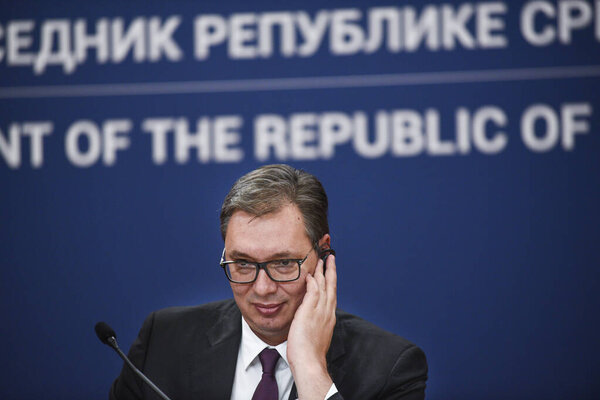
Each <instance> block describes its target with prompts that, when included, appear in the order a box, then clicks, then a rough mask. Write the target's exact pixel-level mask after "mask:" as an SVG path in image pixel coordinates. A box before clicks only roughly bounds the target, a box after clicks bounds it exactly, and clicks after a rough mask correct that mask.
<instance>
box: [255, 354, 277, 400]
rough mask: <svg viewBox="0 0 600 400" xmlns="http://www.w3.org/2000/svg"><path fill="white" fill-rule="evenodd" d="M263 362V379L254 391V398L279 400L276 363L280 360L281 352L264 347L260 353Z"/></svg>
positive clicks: (259, 356) (258, 399)
mask: <svg viewBox="0 0 600 400" xmlns="http://www.w3.org/2000/svg"><path fill="white" fill-rule="evenodd" d="M258 358H260V363H261V364H262V369H263V374H262V379H261V380H260V382H258V386H257V387H256V390H255V391H254V396H252V400H277V399H278V398H279V391H278V390H277V381H276V380H275V364H277V360H279V353H278V352H277V350H275V349H264V350H263V351H261V352H260V354H259V355H258Z"/></svg>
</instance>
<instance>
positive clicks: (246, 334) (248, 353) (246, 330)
mask: <svg viewBox="0 0 600 400" xmlns="http://www.w3.org/2000/svg"><path fill="white" fill-rule="evenodd" d="M266 347H268V348H270V349H275V350H277V352H278V353H279V355H280V356H281V358H282V359H283V360H284V361H285V364H286V366H289V364H288V361H287V340H286V341H285V342H283V343H280V344H278V345H277V346H270V345H268V344H266V343H265V342H263V341H262V340H261V339H260V338H259V337H258V336H256V334H255V333H254V332H253V331H252V329H250V326H249V325H248V323H247V322H246V320H245V319H244V317H242V344H241V346H240V349H241V355H242V363H243V365H244V370H247V369H248V367H249V366H250V364H252V363H253V362H254V361H255V360H258V355H259V354H260V352H261V351H263V350H264V349H265V348H266ZM257 362H260V361H257Z"/></svg>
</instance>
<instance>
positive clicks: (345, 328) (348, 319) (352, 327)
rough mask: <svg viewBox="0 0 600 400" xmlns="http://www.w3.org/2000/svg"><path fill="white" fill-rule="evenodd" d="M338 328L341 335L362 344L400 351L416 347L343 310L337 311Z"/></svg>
mask: <svg viewBox="0 0 600 400" xmlns="http://www.w3.org/2000/svg"><path fill="white" fill-rule="evenodd" d="M336 328H338V329H339V330H340V334H341V335H344V336H346V337H347V338H352V340H353V341H357V342H361V344H364V343H363V342H379V343H381V345H385V346H390V345H392V346H395V347H398V348H400V349H402V348H408V347H412V346H415V344H414V343H413V342H411V341H409V340H407V339H405V338H403V337H401V336H399V335H397V334H395V333H392V332H389V331H386V330H385V329H383V328H380V327H379V326H377V325H375V324H373V323H371V322H369V321H367V320H365V319H363V318H361V317H359V316H356V315H353V314H350V313H347V312H345V311H342V310H339V309H338V310H337V311H336Z"/></svg>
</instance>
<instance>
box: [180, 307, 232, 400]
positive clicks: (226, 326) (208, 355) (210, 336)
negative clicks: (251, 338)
mask: <svg viewBox="0 0 600 400" xmlns="http://www.w3.org/2000/svg"><path fill="white" fill-rule="evenodd" d="M219 312H220V313H221V316H220V318H219V319H218V320H217V321H216V323H215V324H214V325H213V326H212V327H211V328H210V329H209V330H208V331H206V334H205V335H200V336H199V337H198V339H197V341H196V342H195V343H194V346H192V348H191V349H190V352H191V359H192V360H193V361H192V364H193V365H190V373H191V375H192V388H193V389H192V391H191V393H192V394H193V397H192V398H193V399H214V400H221V399H222V400H229V399H230V398H231V389H232V386H233V378H234V375H235V366H236V364H237V356H238V350H239V347H240V341H241V337H242V323H241V321H242V320H241V314H240V312H239V310H238V308H237V306H236V305H235V303H234V302H233V301H231V303H227V304H226V306H225V307H223V309H222V310H219Z"/></svg>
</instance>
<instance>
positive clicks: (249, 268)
mask: <svg viewBox="0 0 600 400" xmlns="http://www.w3.org/2000/svg"><path fill="white" fill-rule="evenodd" d="M311 251H313V249H310V250H309V251H308V253H306V257H304V258H303V259H297V258H286V259H282V260H272V261H265V262H261V263H258V262H251V261H246V260H234V261H225V249H223V254H222V255H221V262H220V263H219V264H220V265H221V267H222V268H223V270H224V271H225V275H226V276H227V279H229V281H230V282H233V283H252V282H254V281H255V280H256V278H258V273H259V272H260V270H261V269H263V270H264V271H265V272H266V273H267V275H268V276H269V278H271V280H273V281H275V282H291V281H295V280H297V279H298V278H300V267H302V264H304V262H305V261H306V259H307V258H308V255H309V254H310V252H311Z"/></svg>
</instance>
